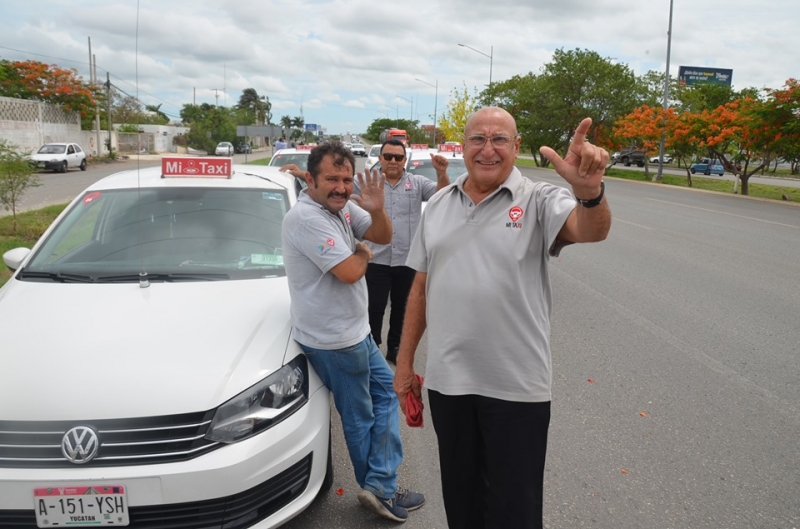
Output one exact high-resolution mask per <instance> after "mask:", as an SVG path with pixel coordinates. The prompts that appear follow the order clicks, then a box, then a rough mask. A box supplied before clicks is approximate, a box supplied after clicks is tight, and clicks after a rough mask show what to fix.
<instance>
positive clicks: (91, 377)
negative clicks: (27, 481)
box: [0, 277, 294, 420]
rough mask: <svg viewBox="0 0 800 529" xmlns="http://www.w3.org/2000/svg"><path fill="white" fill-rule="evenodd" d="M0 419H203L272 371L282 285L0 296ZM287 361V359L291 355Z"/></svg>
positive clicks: (15, 290) (282, 317)
mask: <svg viewBox="0 0 800 529" xmlns="http://www.w3.org/2000/svg"><path fill="white" fill-rule="evenodd" d="M0 322H2V324H1V325H0V326H1V327H2V344H3V345H2V349H1V350H0V361H1V362H2V370H0V402H3V403H4V405H3V411H2V415H1V416H0V419H5V420H55V419H62V420H70V419H86V418H95V419H102V418H114V417H139V416H150V415H169V414H177V413H188V412H196V411H204V410H208V409H212V408H215V407H216V406H218V405H220V404H221V403H223V402H225V401H226V400H228V399H230V398H231V397H233V396H235V395H237V394H238V393H240V392H241V391H242V390H244V389H246V388H248V387H250V386H251V385H253V384H255V383H256V382H258V381H259V380H261V379H263V378H264V377H266V376H267V375H268V374H270V373H272V372H274V371H276V370H277V369H279V368H280V367H281V366H282V365H283V363H284V357H285V356H286V351H287V344H288V343H289V339H290V334H291V324H290V318H289V292H288V285H287V282H286V278H285V277H283V278H265V279H255V280H241V281H218V282H201V283H198V282H192V283H178V284H176V283H155V282H154V283H152V284H151V285H150V287H149V288H140V287H139V285H138V283H131V284H127V283H126V284H114V285H96V284H88V285H87V284H61V283H57V284H55V283H40V282H29V281H18V280H16V279H11V280H10V281H9V283H8V284H7V285H6V287H5V288H4V289H3V290H0ZM292 356H294V354H293V355H292Z"/></svg>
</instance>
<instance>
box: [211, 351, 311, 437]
mask: <svg viewBox="0 0 800 529" xmlns="http://www.w3.org/2000/svg"><path fill="white" fill-rule="evenodd" d="M306 402H308V361H307V360H306V357H305V355H298V356H297V357H295V358H294V359H293V360H292V361H291V362H289V363H288V364H286V365H285V366H283V367H282V368H280V369H279V370H278V371H276V372H275V373H272V374H271V375H270V376H268V377H267V378H265V379H264V380H262V381H261V382H259V383H258V384H256V385H254V386H251V387H250V388H248V389H246V390H245V391H243V392H241V393H240V394H238V395H237V396H235V397H233V398H232V399H231V400H229V401H228V402H226V403H224V404H223V405H222V406H220V407H219V408H217V412H216V413H215V414H214V418H213V419H212V420H211V426H209V429H208V433H207V434H206V439H210V440H212V441H221V442H223V443H235V442H238V441H241V440H243V439H247V438H248V437H251V436H253V435H256V434H257V433H260V432H262V431H264V430H266V429H268V428H271V427H272V426H274V425H276V424H277V423H279V422H281V421H282V420H284V419H285V418H287V417H289V416H290V415H291V414H293V413H294V412H295V411H297V410H298V409H299V408H301V407H302V406H303V405H304V404H305V403H306Z"/></svg>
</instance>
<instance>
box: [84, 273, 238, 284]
mask: <svg viewBox="0 0 800 529" xmlns="http://www.w3.org/2000/svg"><path fill="white" fill-rule="evenodd" d="M141 278H142V276H140V275H139V274H123V275H116V276H99V277H97V278H96V281H97V282H98V283H134V282H136V283H138V282H139V280H140V279H141ZM230 278H231V276H229V275H228V274H198V273H196V272H193V273H180V272H179V273H172V274H147V280H148V281H165V282H167V283H171V282H175V281H225V280H227V279H230Z"/></svg>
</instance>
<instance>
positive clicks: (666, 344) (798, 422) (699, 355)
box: [26, 154, 800, 529]
mask: <svg viewBox="0 0 800 529" xmlns="http://www.w3.org/2000/svg"><path fill="white" fill-rule="evenodd" d="M257 155H258V154H256V156H257ZM251 157H252V155H251ZM129 163H130V162H129ZM361 167H363V158H362V159H360V160H359V168H361ZM522 171H523V173H524V174H525V175H526V176H529V177H531V178H534V179H540V180H544V181H549V182H552V183H557V184H560V183H561V181H560V178H559V177H558V176H557V175H556V174H555V173H554V172H552V171H547V170H539V169H529V168H523V169H522ZM101 172H102V171H101V170H100V169H99V168H96V167H92V168H90V169H89V170H88V171H86V172H85V173H78V172H71V173H68V174H67V175H52V176H49V175H45V176H46V177H48V178H47V182H46V185H45V186H43V187H42V188H37V189H36V190H31V191H30V192H29V194H26V199H27V198H30V197H33V196H34V194H33V192H34V191H41V192H43V195H41V196H40V197H38V198H36V199H35V200H32V202H31V203H32V204H33V203H35V202H37V201H38V202H40V203H41V202H43V201H46V200H54V201H55V202H59V201H66V200H67V199H69V198H71V196H74V195H75V194H76V193H77V192H78V191H80V189H82V187H80V186H79V187H78V190H77V191H72V192H71V193H72V195H71V196H66V195H68V194H69V193H67V192H66V191H65V189H66V187H67V184H66V182H67V180H72V181H73V184H75V185H76V184H77V183H78V182H80V181H83V180H84V179H85V180H87V181H90V180H92V179H97V178H99V176H100V173H101ZM43 179H44V178H43ZM606 196H607V197H608V200H609V202H610V204H611V208H612V211H613V214H614V224H613V227H612V230H611V234H610V235H609V238H608V240H607V241H605V242H602V243H598V244H592V245H578V246H573V247H568V248H566V249H565V250H564V251H563V252H562V254H561V256H560V257H558V258H555V259H553V260H552V262H551V263H552V282H553V288H554V301H555V309H554V313H553V318H552V350H553V365H554V374H553V416H552V423H551V429H550V438H549V439H550V443H549V451H548V459H547V468H546V476H545V520H546V524H547V527H550V528H567V527H569V528H576V527H592V528H615V529H641V528H659V529H661V528H665V529H669V528H675V529H678V528H715V529H716V528H723V527H724V528H731V529H735V528H742V529H745V528H748V529H749V528H788V529H792V528H798V527H800V449H798V447H800V441H798V439H800V384H798V382H800V361H799V359H798V349H800V347H798V343H800V328H799V326H798V321H799V320H798V307H800V288H798V287H797V283H798V277H800V244H798V241H800V208H799V207H796V206H792V205H791V204H786V203H778V202H768V201H762V200H757V199H750V198H747V197H741V196H733V195H723V194H717V193H708V192H701V191H698V190H692V189H685V188H674V187H670V186H653V185H649V184H647V183H641V182H632V181H626V180H616V179H613V178H609V179H608V180H607V188H606ZM47 197H49V198H47ZM35 207H38V206H35ZM467 288H468V286H467ZM480 307H481V300H480V299H476V300H475V309H476V310H480ZM487 353H491V352H490V351H489V352H487ZM426 355H427V350H426V348H425V342H424V340H423V343H422V344H421V347H420V350H419V351H418V353H417V369H418V371H420V372H421V373H423V374H424V366H425V358H426ZM333 414H334V423H333V424H334V429H333V440H334V459H335V472H336V477H335V483H334V486H333V488H332V490H331V491H330V492H328V493H326V494H323V495H321V496H320V497H319V498H318V499H317V500H316V501H315V502H314V503H313V504H312V506H311V507H310V508H309V509H308V510H306V511H305V512H304V513H302V514H301V515H300V516H298V517H297V518H295V519H294V520H292V521H290V522H289V523H288V524H287V525H286V526H285V527H288V528H293V529H300V528H303V529H305V528H326V529H328V528H362V527H363V528H367V527H369V528H373V527H395V526H396V525H395V524H393V523H391V522H388V521H384V520H381V519H378V518H376V517H375V516H374V515H372V514H370V513H369V512H366V511H365V510H364V509H362V508H361V507H360V506H359V504H358V502H357V501H356V493H357V492H358V487H357V485H356V484H355V480H354V479H353V475H352V467H351V465H350V462H349V459H348V457H347V451H346V448H345V445H344V440H343V437H342V433H341V427H340V425H339V422H338V416H337V415H336V412H335V411H334V412H333ZM402 434H403V439H404V451H405V461H404V463H403V465H402V467H401V469H400V474H401V480H400V483H401V484H402V485H404V486H406V487H408V488H410V489H412V490H417V491H420V492H423V493H425V494H426V496H427V500H428V502H427V505H425V506H424V507H423V508H422V509H420V510H419V511H415V512H413V513H411V515H410V516H409V520H408V522H406V523H405V524H404V527H407V528H425V529H433V528H444V527H446V523H445V517H444V512H443V504H442V500H441V490H440V485H439V473H438V460H437V455H436V440H435V435H434V432H433V429H432V426H431V423H430V416H429V415H428V412H427V410H426V411H425V427H424V428H422V429H411V428H408V427H406V426H405V425H403V426H402ZM465 464H470V463H469V462H465ZM337 491H341V494H337Z"/></svg>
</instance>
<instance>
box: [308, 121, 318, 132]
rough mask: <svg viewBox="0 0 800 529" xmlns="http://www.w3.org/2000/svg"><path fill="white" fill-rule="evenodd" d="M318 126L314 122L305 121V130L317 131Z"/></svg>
mask: <svg viewBox="0 0 800 529" xmlns="http://www.w3.org/2000/svg"><path fill="white" fill-rule="evenodd" d="M318 128H319V125H317V124H316V123H306V124H305V129H306V132H317V130H318Z"/></svg>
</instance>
